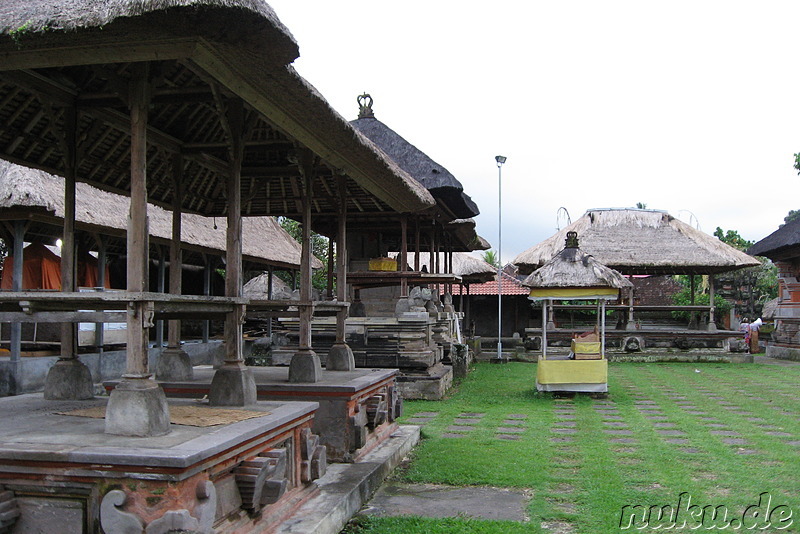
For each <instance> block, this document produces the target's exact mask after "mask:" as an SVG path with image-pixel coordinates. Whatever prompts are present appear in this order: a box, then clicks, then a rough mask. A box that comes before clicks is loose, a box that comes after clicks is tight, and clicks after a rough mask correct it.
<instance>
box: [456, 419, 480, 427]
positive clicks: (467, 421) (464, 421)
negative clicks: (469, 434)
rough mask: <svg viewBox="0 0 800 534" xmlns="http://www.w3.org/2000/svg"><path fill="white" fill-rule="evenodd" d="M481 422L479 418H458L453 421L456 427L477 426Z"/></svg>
mask: <svg viewBox="0 0 800 534" xmlns="http://www.w3.org/2000/svg"><path fill="white" fill-rule="evenodd" d="M480 422H481V420H480V418H479V417H456V418H455V419H453V424H454V425H477V424H478V423H480Z"/></svg>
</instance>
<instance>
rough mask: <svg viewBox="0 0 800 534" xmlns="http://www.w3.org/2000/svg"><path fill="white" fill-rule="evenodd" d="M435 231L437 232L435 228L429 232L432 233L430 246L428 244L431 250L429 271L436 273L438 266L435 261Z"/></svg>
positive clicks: (429, 253)
mask: <svg viewBox="0 0 800 534" xmlns="http://www.w3.org/2000/svg"><path fill="white" fill-rule="evenodd" d="M435 232H436V231H435V230H431V232H430V234H429V235H430V243H429V246H428V250H429V252H428V272H429V273H435V272H436V269H435V267H436V263H435V262H436V258H435V257H434V255H435V254H436V233H435Z"/></svg>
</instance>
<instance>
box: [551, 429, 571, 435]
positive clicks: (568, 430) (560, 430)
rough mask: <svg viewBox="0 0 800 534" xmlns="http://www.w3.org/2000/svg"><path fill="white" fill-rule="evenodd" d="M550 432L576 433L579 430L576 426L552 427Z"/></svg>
mask: <svg viewBox="0 0 800 534" xmlns="http://www.w3.org/2000/svg"><path fill="white" fill-rule="evenodd" d="M550 432H556V433H558V434H575V433H576V432H577V430H575V429H574V428H551V429H550Z"/></svg>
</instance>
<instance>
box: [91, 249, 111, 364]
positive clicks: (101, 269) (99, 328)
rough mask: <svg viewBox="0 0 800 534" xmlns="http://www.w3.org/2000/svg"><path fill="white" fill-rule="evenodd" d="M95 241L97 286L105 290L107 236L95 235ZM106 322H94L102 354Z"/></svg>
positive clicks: (98, 347)
mask: <svg viewBox="0 0 800 534" xmlns="http://www.w3.org/2000/svg"><path fill="white" fill-rule="evenodd" d="M95 243H96V244H97V287H98V288H99V289H100V291H105V287H106V265H108V254H107V252H106V238H105V237H103V236H101V235H95ZM104 329H105V324H104V323H95V324H94V344H95V346H96V347H97V352H98V353H99V354H100V355H101V356H102V354H103V345H104V344H105V330H104Z"/></svg>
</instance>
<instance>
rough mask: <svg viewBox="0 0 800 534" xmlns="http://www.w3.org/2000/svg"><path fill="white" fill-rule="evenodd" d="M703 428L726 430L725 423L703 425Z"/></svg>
mask: <svg viewBox="0 0 800 534" xmlns="http://www.w3.org/2000/svg"><path fill="white" fill-rule="evenodd" d="M703 426H707V427H709V428H727V427H728V425H727V424H726V423H704V424H703Z"/></svg>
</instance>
